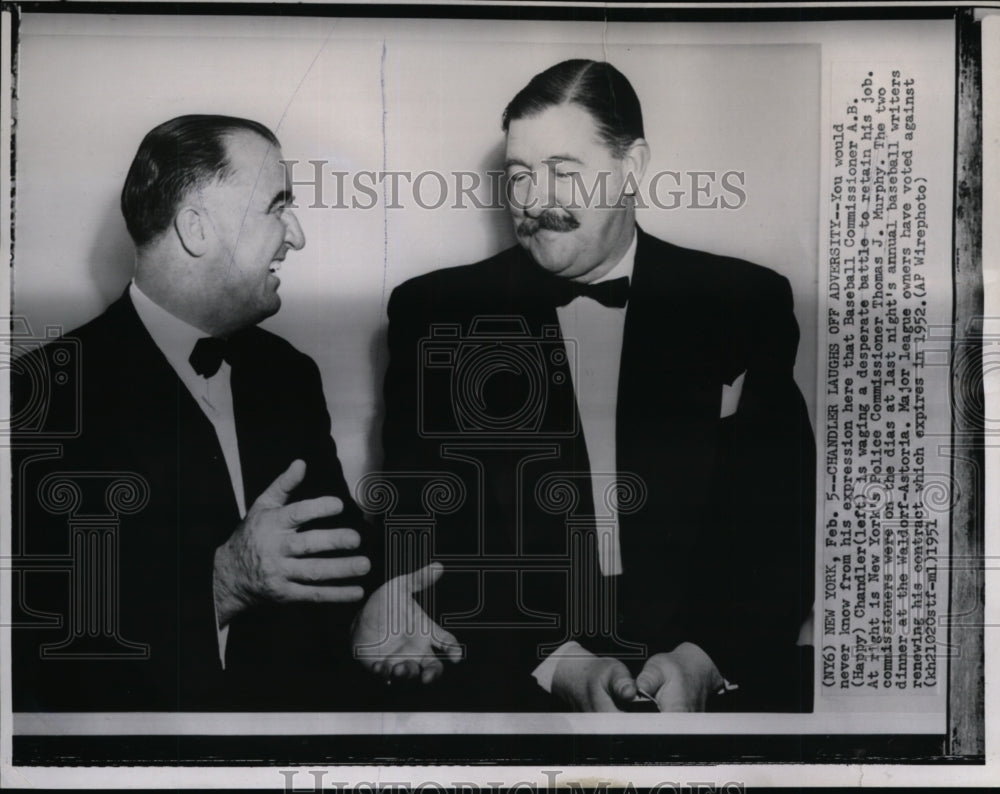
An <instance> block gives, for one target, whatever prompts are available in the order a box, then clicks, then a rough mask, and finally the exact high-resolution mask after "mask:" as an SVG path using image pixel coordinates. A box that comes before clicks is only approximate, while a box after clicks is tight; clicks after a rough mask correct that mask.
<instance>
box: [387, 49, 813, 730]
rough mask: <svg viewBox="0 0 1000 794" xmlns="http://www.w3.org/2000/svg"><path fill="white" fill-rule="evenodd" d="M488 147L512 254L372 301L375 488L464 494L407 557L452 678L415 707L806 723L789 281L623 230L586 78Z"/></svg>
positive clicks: (616, 165)
mask: <svg viewBox="0 0 1000 794" xmlns="http://www.w3.org/2000/svg"><path fill="white" fill-rule="evenodd" d="M503 129H504V131H505V132H506V136H507V137H506V171H507V177H508V191H507V192H508V199H509V205H510V211H511V215H512V219H513V223H514V230H515V233H516V235H517V241H518V243H519V245H518V246H515V247H513V248H511V249H508V250H506V251H503V252H501V253H499V254H497V255H496V256H494V257H492V258H490V259H488V260H486V261H483V262H479V263H477V264H473V265H468V266H464V267H457V268H450V269H446V270H440V271H436V272H433V273H430V274H427V275H425V276H421V277H418V278H416V279H413V280H411V281H409V282H407V283H405V284H403V285H401V286H400V287H398V288H397V289H396V290H395V291H394V293H393V295H392V298H391V300H390V303H389V348H390V364H389V369H388V372H387V375H386V382H385V402H386V419H385V427H384V432H383V441H384V445H385V461H386V462H385V468H386V469H387V471H390V472H393V471H394V472H400V473H403V474H404V475H405V477H408V478H412V477H413V476H414V473H420V472H423V473H425V474H430V473H435V472H447V473H448V475H450V476H452V477H454V478H455V480H456V481H457V482H460V483H461V488H457V489H456V492H458V493H461V494H463V495H464V496H465V500H464V502H462V503H461V504H458V505H451V504H450V505H448V508H447V510H440V511H438V512H437V513H436V514H435V515H434V524H433V530H432V535H431V538H432V544H431V548H432V552H431V553H432V554H433V555H435V556H436V557H437V558H438V559H439V560H441V562H442V563H443V564H444V567H445V573H444V576H443V577H442V579H441V582H440V583H439V585H438V592H437V594H436V595H437V599H436V601H435V603H434V604H433V610H434V615H435V618H436V619H438V620H439V621H440V622H442V624H443V625H444V626H445V627H447V628H449V629H451V630H452V631H454V633H455V635H456V637H457V638H458V640H459V641H460V642H463V643H465V644H466V646H467V654H466V661H465V662H464V664H463V665H462V666H461V667H460V668H458V670H457V671H456V674H455V675H453V676H450V678H449V679H448V680H446V681H445V684H444V686H442V687H441V688H439V689H438V690H437V691H436V692H435V693H434V697H435V698H436V699H435V700H434V701H433V703H432V704H430V706H432V707H438V708H441V707H443V708H476V709H485V710H491V711H510V710H531V709H555V708H564V709H566V708H568V709H574V710H580V711H619V710H628V709H635V708H650V707H651V708H655V709H658V710H661V711H682V710H705V709H740V710H796V711H797V710H808V709H809V708H810V705H811V703H810V697H809V694H808V692H809V689H810V686H811V680H812V671H811V669H810V667H809V663H808V654H807V652H806V651H804V650H803V649H801V648H799V647H797V645H796V641H797V638H798V635H799V631H800V627H801V626H802V624H803V621H804V619H805V618H806V617H807V615H808V613H809V610H810V607H811V603H812V579H813V565H814V563H813V533H814V528H813V510H814V496H813V491H814V487H815V483H814V474H813V472H814V466H815V464H814V459H813V458H814V447H813V438H812V432H811V429H810V426H809V422H808V417H807V414H806V409H805V405H804V403H803V400H802V397H801V394H800V393H799V390H798V388H797V387H796V385H795V382H794V380H793V378H792V367H793V364H794V361H795V354H796V347H797V343H798V329H797V326H796V322H795V319H794V315H793V313H792V300H791V291H790V289H789V285H788V282H787V281H786V280H785V279H784V278H783V277H781V276H779V275H777V274H776V273H774V272H772V271H770V270H767V269H765V268H762V267H759V266H757V265H753V264H750V263H747V262H744V261H740V260H737V259H731V258H724V257H719V256H714V255H711V254H707V253H703V252H699V251H694V250H688V249H683V248H679V247H677V246H674V245H671V244H669V243H667V242H664V241H662V240H658V239H656V238H654V237H652V236H650V235H648V234H646V233H645V232H643V231H642V229H640V228H639V227H638V226H637V224H636V215H635V209H636V201H635V197H634V196H635V192H636V190H637V189H638V186H639V185H640V183H641V182H642V180H643V177H644V174H645V171H646V168H647V165H648V162H649V146H648V144H647V142H646V140H645V138H644V130H643V122H642V111H641V107H640V103H639V100H638V98H637V96H636V94H635V92H634V90H633V89H632V86H631V85H630V84H629V82H628V80H627V79H626V78H625V77H624V75H622V74H621V73H620V72H619V71H618V70H617V69H615V68H614V67H613V66H611V65H610V64H607V63H600V62H595V61H588V60H572V61H566V62H563V63H560V64H557V65H555V66H553V67H551V68H550V69H547V70H546V71H544V72H542V73H540V74H538V75H536V76H535V77H534V78H533V79H532V80H531V81H530V82H529V83H528V85H527V86H525V88H523V89H522V90H521V91H520V92H519V93H518V94H517V95H516V96H515V97H514V99H513V100H512V101H511V102H510V104H509V105H508V106H507V108H506V110H505V112H504V114H503ZM427 506H428V505H427V503H426V502H425V503H424V508H425V509H426V508H427ZM425 694H427V695H430V694H431V693H430V692H428V693H425ZM642 704H645V705H644V706H643V705H642Z"/></svg>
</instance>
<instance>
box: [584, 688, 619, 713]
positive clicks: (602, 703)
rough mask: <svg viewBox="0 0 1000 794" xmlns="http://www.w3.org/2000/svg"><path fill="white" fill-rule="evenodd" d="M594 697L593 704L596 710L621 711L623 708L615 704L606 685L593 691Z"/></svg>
mask: <svg viewBox="0 0 1000 794" xmlns="http://www.w3.org/2000/svg"><path fill="white" fill-rule="evenodd" d="M592 699H593V703H592V704H591V705H592V707H593V710H594V711H601V712H611V711H621V709H620V708H618V706H616V705H615V701H614V700H613V699H612V698H611V695H609V694H608V692H607V691H606V690H605V689H604V687H597V691H596V692H594V693H593V696H592Z"/></svg>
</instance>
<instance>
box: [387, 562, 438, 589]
mask: <svg viewBox="0 0 1000 794" xmlns="http://www.w3.org/2000/svg"><path fill="white" fill-rule="evenodd" d="M443 573H444V566H443V565H442V564H441V563H439V562H432V563H431V564H430V565H425V566H424V567H423V568H420V569H419V570H416V571H413V572H411V573H407V574H403V575H402V576H397V577H396V579H395V580H394V581H395V583H396V584H398V585H399V586H400V587H402V588H403V590H404V591H405V592H408V593H411V594H412V593H419V592H420V591H421V590H425V589H427V588H428V587H430V586H431V585H432V584H434V583H435V582H436V581H437V580H438V579H440V578H441V574H443Z"/></svg>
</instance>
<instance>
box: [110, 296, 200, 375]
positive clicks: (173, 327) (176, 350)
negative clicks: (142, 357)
mask: <svg viewBox="0 0 1000 794" xmlns="http://www.w3.org/2000/svg"><path fill="white" fill-rule="evenodd" d="M129 297H130V298H131V299H132V304H133V305H134V306H135V312H136V314H138V315H139V319H140V320H141V321H142V324H143V325H144V326H146V330H147V331H149V335H150V336H151V337H152V338H153V342H155V343H156V346H157V347H158V348H160V351H161V352H162V353H163V355H164V356H165V357H166V359H167V361H168V362H169V363H170V366H171V367H173V368H174V371H175V372H177V373H185V374H197V373H195V371H194V368H193V367H192V366H191V363H190V362H189V361H188V358H189V357H190V355H191V351H192V350H194V345H195V342H197V341H198V340H199V339H201V338H202V337H204V336H208V334H206V333H205V332H204V331H202V330H200V329H198V328H195V327H194V326H193V325H190V324H188V323H186V322H184V321H183V320H182V319H180V318H179V317H175V316H174V315H173V314H171V313H170V312H168V311H167V310H166V309H164V308H163V307H162V306H160V305H159V304H158V303H154V302H153V299H152V298H150V297H149V296H148V295H146V293H144V292H143V291H142V290H141V289H139V287H138V285H137V284H136V283H135V281H134V280H133V281H132V283H131V284H130V285H129Z"/></svg>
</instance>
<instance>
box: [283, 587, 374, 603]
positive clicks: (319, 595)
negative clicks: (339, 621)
mask: <svg viewBox="0 0 1000 794" xmlns="http://www.w3.org/2000/svg"><path fill="white" fill-rule="evenodd" d="M285 587H286V589H285V594H284V600H285V601H291V602H306V603H312V604H342V603H345V602H350V601H360V600H361V599H362V598H364V597H365V590H364V588H363V587H360V586H358V585H350V586H337V587H335V586H333V585H306V584H298V583H296V582H288V583H287V584H286V586H285Z"/></svg>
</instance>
